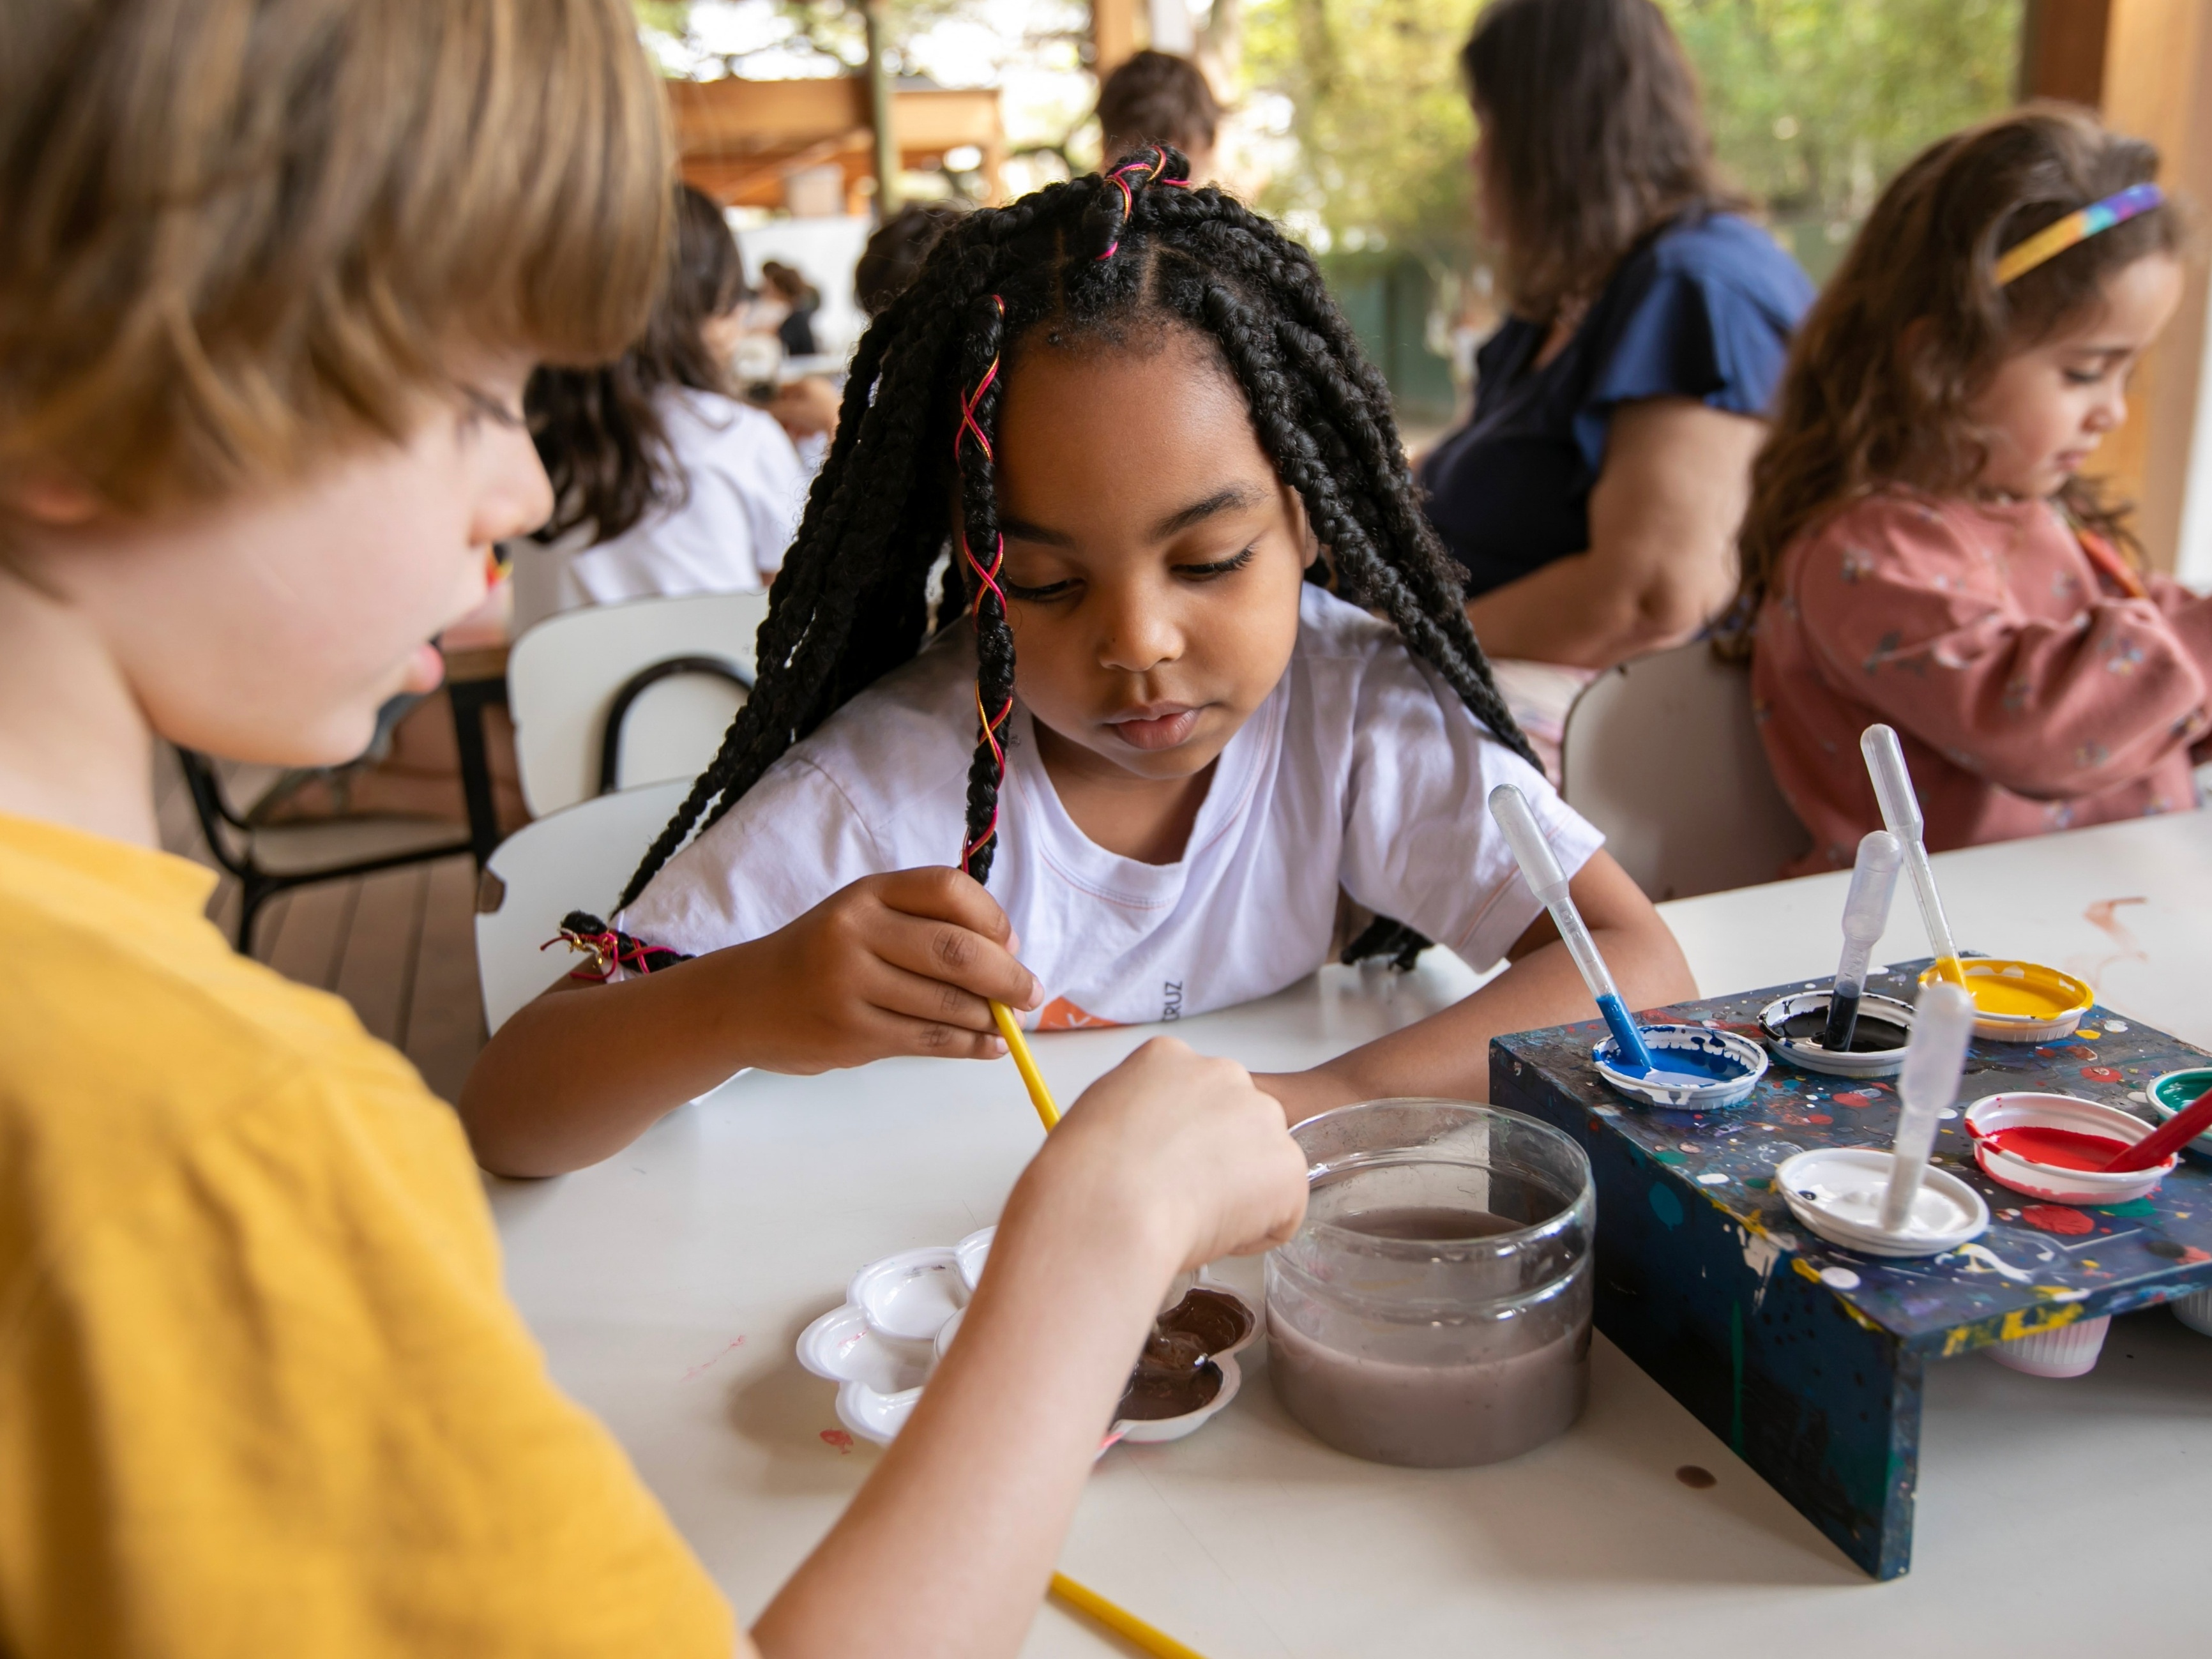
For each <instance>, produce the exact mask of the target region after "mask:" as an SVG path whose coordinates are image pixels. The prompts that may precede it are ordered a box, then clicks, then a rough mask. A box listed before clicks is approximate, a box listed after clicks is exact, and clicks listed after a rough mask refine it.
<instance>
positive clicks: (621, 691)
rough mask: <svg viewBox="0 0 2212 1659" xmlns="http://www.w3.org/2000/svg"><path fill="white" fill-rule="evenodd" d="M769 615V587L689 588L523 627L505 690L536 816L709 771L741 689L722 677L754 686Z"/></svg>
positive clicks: (524, 788) (742, 694) (518, 758)
mask: <svg viewBox="0 0 2212 1659" xmlns="http://www.w3.org/2000/svg"><path fill="white" fill-rule="evenodd" d="M767 615H768V595H767V594H766V593H764V592H756V593H693V594H685V595H683V596H681V597H679V598H676V599H632V600H630V601H629V603H627V604H623V605H589V606H586V607H585V608H584V609H582V610H580V611H562V612H561V614H560V615H558V616H556V617H547V618H546V619H545V620H544V622H542V623H538V625H537V626H536V627H534V628H532V629H529V630H528V631H527V632H526V633H525V634H524V635H522V637H521V638H520V639H519V640H517V641H515V642H514V648H513V651H512V652H510V653H508V656H507V709H508V712H509V713H511V714H513V716H514V749H515V759H516V763H517V765H518V768H519V769H520V773H521V781H522V798H523V799H524V800H525V801H526V802H527V803H528V804H529V806H530V811H531V813H532V816H533V817H544V815H545V814H547V813H549V812H556V811H560V809H561V808H562V807H564V806H573V805H575V804H576V803H577V802H578V801H580V800H589V799H591V798H592V796H594V795H597V794H600V793H604V791H605V787H612V788H616V789H629V788H634V787H636V786H638V785H640V784H644V783H659V782H663V781H666V780H668V779H671V778H694V777H696V776H698V775H699V774H700V773H701V772H702V771H704V770H706V768H707V763H708V761H710V760H712V759H713V758H714V750H716V749H717V748H718V747H720V744H721V741H722V734H723V733H724V732H726V731H727V730H728V729H729V725H730V720H731V718H732V716H733V715H734V714H736V713H737V711H738V709H739V708H742V707H743V706H744V700H745V695H746V693H745V690H744V689H741V687H740V686H739V685H738V684H732V683H731V680H730V679H729V678H724V676H727V675H734V676H736V677H737V678H738V679H740V680H742V682H743V686H744V687H750V685H751V684H752V677H753V639H754V636H755V635H757V634H758V633H759V631H760V625H761V622H762V619H763V617H766V616H767ZM671 665H674V666H672V667H671ZM656 671H658V672H656ZM626 693H627V695H625V694H626ZM618 708H619V710H620V713H621V715H622V718H621V719H620V720H618V722H617V730H616V733H615V740H614V742H612V743H610V742H609V740H608V722H609V717H610V715H611V714H615V713H616V712H617V709H618ZM610 760H611V761H612V762H613V763H614V764H613V765H612V767H611V773H612V775H611V777H604V778H603V775H602V771H603V768H605V767H606V763H607V762H609V761H610Z"/></svg>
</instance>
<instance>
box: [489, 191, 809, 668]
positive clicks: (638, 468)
mask: <svg viewBox="0 0 2212 1659" xmlns="http://www.w3.org/2000/svg"><path fill="white" fill-rule="evenodd" d="M676 226H677V234H676V239H675V242H674V245H673V251H672V252H671V263H670V269H669V273H668V279H667V281H666V283H665V284H664V285H663V286H662V288H661V290H660V297H659V301H657V302H656V303H655V305H654V307H653V316H652V319H651V320H650V321H649V322H648V323H647V325H646V330H645V333H644V335H643V336H642V337H641V338H640V339H639V340H638V341H637V342H636V343H635V344H634V345H632V346H631V347H630V349H629V350H628V351H626V352H624V353H623V355H622V356H621V357H620V358H619V359H617V361H616V362H612V363H609V364H606V365H605V366H604V367H600V368H540V369H539V370H538V372H537V373H536V374H533V375H532V377H531V380H530V390H529V393H528V397H527V400H526V407H527V410H528V412H529V416H530V422H531V431H532V434H533V435H535V437H536V439H537V441H538V455H539V457H540V458H541V459H543V460H544V463H545V471H546V475H547V477H550V479H551V480H552V482H553V497H554V502H555V506H554V509H553V516H552V518H551V519H550V520H548V521H547V523H546V524H545V525H544V527H543V528H541V529H540V530H539V531H538V532H537V540H538V543H540V544H543V545H537V546H533V545H531V544H527V543H526V544H523V547H522V550H521V551H520V553H519V554H518V556H517V557H516V560H515V571H514V586H515V608H514V626H515V628H516V629H517V630H520V629H523V628H526V627H528V626H529V625H530V624H531V623H533V622H537V621H538V620H541V619H542V618H544V617H548V616H550V615H552V614H554V613H555V612H556V611H568V610H572V609H574V608H576V607H577V606H580V605H609V604H613V603H616V602H617V601H619V600H623V599H645V598H649V597H652V596H654V595H660V594H678V593H724V592H741V591H744V590H746V589H751V588H758V587H762V586H765V585H766V584H767V581H768V580H769V577H771V576H773V575H774V574H775V569H776V567H777V565H778V564H780V563H781V562H782V559H783V552H784V549H786V548H787V547H788V546H789V545H790V544H791V538H792V535H793V532H795V531H796V530H797V529H798V527H799V513H800V511H801V510H802V509H803V508H804V507H805V496H806V471H805V468H804V467H803V466H802V465H800V463H799V454H798V452H797V450H796V449H794V448H793V444H792V441H791V439H790V437H789V436H788V435H787V434H786V432H785V430H784V428H782V427H781V425H779V424H778V423H777V422H776V421H775V419H774V418H773V417H772V416H769V414H767V413H766V412H764V411H763V410H758V409H756V408H754V407H753V406H752V405H750V404H746V403H744V402H741V401H740V400H739V399H738V398H736V397H735V396H733V395H732V391H733V388H732V386H730V384H729V368H728V345H729V342H730V339H731V337H732V334H731V328H730V323H731V319H733V318H734V317H735V316H736V315H737V313H738V307H739V306H740V304H741V303H742V302H743V301H744V297H745V280H744V264H743V262H742V261H741V260H740V258H739V257H738V245H737V240H736V239H735V238H734V237H732V235H731V234H730V228H729V225H728V223H727V222H726V221H725V220H724V219H723V217H722V211H721V210H720V208H719V207H717V206H716V205H715V204H714V201H713V200H712V199H711V198H710V197H707V196H705V195H703V194H702V193H701V192H700V191H696V190H694V189H693V188H692V187H691V186H690V185H678V186H677V187H676Z"/></svg>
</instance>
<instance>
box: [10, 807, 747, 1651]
mask: <svg viewBox="0 0 2212 1659" xmlns="http://www.w3.org/2000/svg"><path fill="white" fill-rule="evenodd" d="M211 885H212V878H210V876H209V874H208V873H207V872H205V871H204V870H201V869H200V868H198V867H197V866H193V865H191V864H188V863H186V862H185V861H184V860H180V859H174V858H171V857H168V856H167V855H166V854H160V853H153V852H148V851H145V850H143V849H142V848H134V847H128V846H125V845H122V844H119V843H118V842H109V841H104V840H100V839H99V838H96V837H94V836H86V835H82V834H78V833H76V832H75V831H71V830H68V829H59V828H57V827H55V826H53V825H50V824H44V823H34V822H32V821H30V820H27V819H23V818H16V817H5V816H0V1651H4V1652H6V1653H7V1654H9V1655H10V1656H13V1659H46V1656H49V1655H68V1656H70V1659H94V1656H103V1655H110V1654H131V1655H155V1654H159V1655H177V1656H197V1655H210V1656H212V1655H225V1656H230V1655H256V1656H258V1655H264V1654H270V1655H274V1654H283V1655H287V1656H291V1655H301V1656H343V1659H353V1656H360V1655H371V1654H377V1655H382V1654H392V1655H400V1654H404V1655H407V1656H410V1659H427V1656H440V1655H448V1654H450V1655H456V1656H459V1655H467V1656H471V1659H480V1656H491V1655H505V1654H531V1655H570V1654H574V1655H583V1654H592V1655H605V1654H622V1655H651V1656H654V1659H678V1656H690V1655H695V1654H696V1655H714V1656H717V1659H725V1656H727V1655H729V1654H730V1653H731V1652H732V1649H733V1647H734V1646H735V1644H736V1642H737V1639H738V1638H737V1636H736V1633H735V1632H734V1630H733V1628H732V1619H731V1615H730V1612H729V1609H728V1607H726V1604H725V1603H724V1602H723V1601H722V1599H721V1597H720V1595H718V1594H717V1593H716V1591H715V1589H714V1586H713V1584H712V1583H710V1582H709V1581H708V1578H707V1577H706V1575H705V1573H704V1572H703V1571H702V1570H701V1568H700V1566H699V1564H698V1562H697V1561H696V1559H695V1558H694V1557H693V1556H692V1554H691V1553H690V1550H689V1549H687V1548H686V1547H685V1546H684V1542H683V1541H682V1540H681V1539H679V1538H678V1536H677V1534H676V1532H675V1530H674V1528H671V1526H670V1524H669V1522H668V1519H667V1517H666V1516H665V1515H664V1514H663V1513H662V1511H661V1509H660V1507H659V1504H657V1503H655V1502H654V1500H653V1498H652V1497H651V1495H650V1494H648V1493H647V1492H646V1490H645V1488H644V1487H643V1486H642V1485H641V1483H640V1482H639V1480H638V1479H637V1476H636V1474H635V1471H633V1470H632V1468H630V1466H629V1462H628V1460H627V1459H626V1458H625V1457H624V1456H623V1453H622V1451H621V1449H619V1448H618V1447H617V1445H616V1444H615V1443H614V1441H613V1439H612V1438H611V1437H610V1436H609V1435H608V1434H607V1433H606V1431H605V1430H603V1429H602V1428H600V1427H599V1425H598V1424H597V1423H595V1422H593V1421H592V1419H591V1418H590V1417H588V1416H587V1415H586V1413H584V1412H583V1411H581V1410H580V1409H579V1408H578V1407H576V1406H575V1405H574V1404H573V1403H571V1402H570V1401H568V1400H566V1399H564V1398H563V1397H562V1395H560V1394H559V1393H558V1392H557V1391H556V1389H554V1387H553V1385H552V1383H551V1382H550V1380H549V1379H548V1378H547V1376H546V1375H545V1369H544V1362H543V1359H542V1358H541V1357H540V1355H539V1353H538V1350H537V1348H536V1346H535V1345H534V1344H533V1343H532V1341H531V1339H530V1336H529V1334H528V1333H527V1332H526V1331H525V1329H524V1328H523V1326H522V1322H521V1321H520V1318H519V1317H518V1316H516V1314H515V1312H514V1310H513V1308H512V1307H511V1306H510V1305H509V1304H508V1303H507V1298H506V1297H505V1295H504V1293H503V1292H502V1291H501V1285H500V1271H499V1255H498V1246H497V1243H496V1241H495V1237H494V1235H493V1231H492V1227H491V1220H490V1216H489V1213H488V1212H487V1210H486V1207H485V1205H484V1201H483V1189H482V1188H481V1187H480V1186H479V1185H478V1182H477V1172H476V1168H475V1165H474V1164H473V1163H472V1161H471V1158H470V1156H469V1151H468V1146H467V1143H466V1141H465V1139H464V1138H463V1136H462V1133H461V1131H460V1128H459V1124H458V1123H457V1122H456V1121H455V1119H454V1116H453V1112H452V1111H451V1109H448V1108H447V1106H446V1105H445V1104H444V1103H442V1102H441V1101H439V1100H438V1099H436V1098H435V1097H434V1096H432V1095H431V1094H430V1092H429V1091H428V1090H426V1089H425V1088H424V1087H423V1086H422V1080H421V1079H419V1078H418V1077H417V1076H416V1073H415V1071H414V1068H413V1067H411V1066H409V1065H408V1064H407V1062H406V1061H405V1060H403V1059H402V1058H401V1057H400V1056H399V1055H398V1054H395V1053H393V1052H392V1050H391V1049H390V1048H386V1047H385V1046H384V1045H383V1044H382V1043H380V1042H375V1041H374V1040H373V1039H372V1038H370V1037H369V1036H368V1034H367V1033H366V1032H365V1031H363V1030H362V1029H361V1026H360V1024H358V1023H357V1022H356V1020H355V1018H354V1016H353V1012H352V1011H351V1010H350V1009H349V1008H348V1007H347V1006H346V1005H345V1004H344V1003H343V1002H342V1001H340V1000H338V999H337V998H336V997H332V996H325V995H323V994H320V993H319V992H314V991H308V990H305V989H302V988H301V987H298V986H296V985H293V984H291V983H289V982H288V981H285V980H283V979H282V978H280V977H279V976H278V975H276V974H274V973H271V972H270V970H269V969H266V968H263V967H261V966H259V965H258V964H256V963H252V962H250V961H247V960H245V959H244V958H241V957H238V956H236V955H235V954H234V953H233V952H232V951H230V949H229V948H228V945H226V943H225V942H224V940H223V939H222V935H221V934H220V933H217V932H216V929H215V928H214V927H212V926H211V925H210V923H209V922H208V921H205V920H204V918H203V916H202V915H201V914H200V913H201V910H202V908H203V907H204V904H205V902H206V900H207V896H208V893H209V890H210V887H211Z"/></svg>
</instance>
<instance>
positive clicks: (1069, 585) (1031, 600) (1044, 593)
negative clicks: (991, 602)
mask: <svg viewBox="0 0 2212 1659" xmlns="http://www.w3.org/2000/svg"><path fill="white" fill-rule="evenodd" d="M999 586H1000V587H1001V588H1003V589H1004V590H1005V591H1006V597H1007V598H1008V599H1019V600H1021V601H1022V602H1023V603H1024V604H1025V605H1038V604H1041V603H1042V602H1043V601H1045V600H1047V599H1058V598H1060V595H1062V594H1063V593H1066V592H1071V591H1072V590H1073V588H1074V586H1075V584H1074V583H1073V581H1069V580H1061V581H1056V582H1047V583H1046V584H1045V585H1044V586H1042V587H1024V586H1022V585H1021V584H1020V583H1019V582H1017V581H1009V580H1007V579H1006V574H1005V573H1004V572H1003V571H1002V572H1000V576H999Z"/></svg>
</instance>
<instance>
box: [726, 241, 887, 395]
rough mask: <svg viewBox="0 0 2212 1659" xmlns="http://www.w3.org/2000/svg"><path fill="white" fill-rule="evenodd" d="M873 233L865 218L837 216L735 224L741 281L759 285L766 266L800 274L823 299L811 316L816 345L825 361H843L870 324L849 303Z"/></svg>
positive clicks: (858, 310)
mask: <svg viewBox="0 0 2212 1659" xmlns="http://www.w3.org/2000/svg"><path fill="white" fill-rule="evenodd" d="M730 228H731V229H732V231H734V232H735V233H736V234H737V238H738V249H739V251H740V252H743V253H744V256H745V280H746V281H747V282H749V283H752V284H753V285H754V286H755V287H758V286H759V285H760V271H761V266H762V265H763V264H764V263H765V262H766V261H768V260H770V259H781V261H783V263H784V264H787V265H790V266H793V268H794V269H796V270H801V271H804V272H805V275H806V280H807V281H808V282H810V283H813V284H814V286H815V287H816V288H817V289H819V290H820V292H821V295H822V309H821V310H819V311H817V313H814V338H815V343H817V345H819V346H820V347H821V348H822V350H823V355H824V356H831V357H836V358H840V359H842V358H843V357H844V356H847V355H848V353H849V352H851V350H852V349H853V344H854V342H855V341H857V340H858V339H859V338H860V334H861V331H862V330H864V329H865V328H866V326H867V321H868V319H866V317H863V316H862V315H861V314H860V307H858V306H856V305H855V304H854V303H853V267H854V265H855V264H858V263H860V252H861V250H862V249H863V248H865V247H866V246H867V245H868V237H869V235H870V234H871V233H872V232H873V231H874V229H875V228H876V224H875V221H874V220H873V219H872V218H867V217H850V216H845V215H842V214H841V215H839V216H837V217H836V218H834V219H772V220H770V221H769V222H768V223H766V224H764V225H750V226H744V225H738V224H736V223H734V222H732V225H731V227H730Z"/></svg>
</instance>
